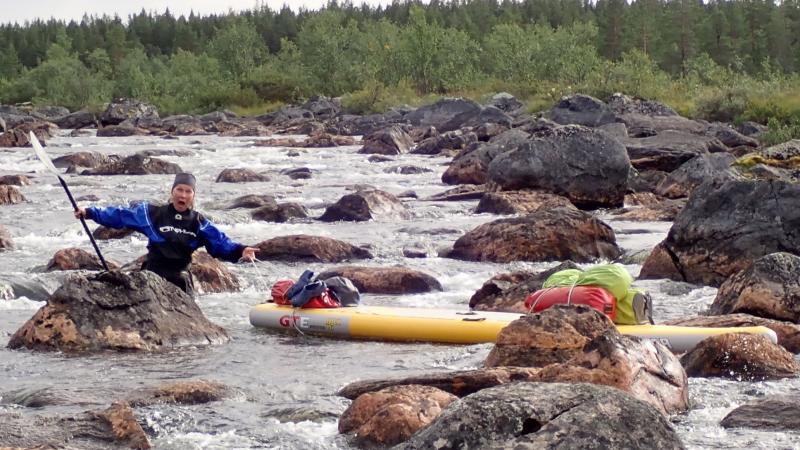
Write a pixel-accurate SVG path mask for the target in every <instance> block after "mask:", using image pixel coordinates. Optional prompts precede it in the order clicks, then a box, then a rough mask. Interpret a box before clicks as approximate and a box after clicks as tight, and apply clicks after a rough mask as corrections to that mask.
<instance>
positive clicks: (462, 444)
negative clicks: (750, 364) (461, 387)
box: [396, 383, 684, 450]
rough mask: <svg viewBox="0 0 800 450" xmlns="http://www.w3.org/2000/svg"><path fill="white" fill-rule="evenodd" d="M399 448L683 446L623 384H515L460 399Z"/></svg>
mask: <svg viewBox="0 0 800 450" xmlns="http://www.w3.org/2000/svg"><path fill="white" fill-rule="evenodd" d="M466 430H469V431H466ZM396 448H397V449H398V450H411V449H420V450H421V449H432V448H439V449H457V448H463V449H466V448H564V449H567V448H580V449H598V450H599V449H608V448H625V449H652V448H659V449H683V448H684V447H683V445H682V444H681V442H680V439H679V438H678V435H677V433H675V431H674V430H673V429H672V427H671V425H670V423H669V421H668V420H667V418H666V417H664V416H663V415H662V414H660V413H659V412H658V411H656V410H655V409H654V408H653V407H651V406H650V405H648V404H646V403H644V402H641V401H639V400H636V399H634V398H633V397H631V396H630V395H628V394H626V393H624V392H621V391H620V390H618V389H613V388H609V387H606V386H596V385H590V384H562V383H512V384H505V385H501V386H497V387H494V388H489V389H484V390H482V391H480V392H478V393H475V394H472V395H470V396H468V397H465V398H463V399H461V400H460V401H458V402H456V403H453V404H452V405H450V406H449V407H448V408H447V409H446V410H445V411H443V412H442V414H441V415H440V416H439V417H438V418H437V419H436V420H435V421H434V422H433V423H432V424H431V425H429V426H428V427H426V428H424V429H423V430H420V431H419V432H417V433H416V434H414V435H413V436H412V437H411V438H410V439H409V440H408V441H406V442H405V443H403V444H401V445H399V446H397V447H396Z"/></svg>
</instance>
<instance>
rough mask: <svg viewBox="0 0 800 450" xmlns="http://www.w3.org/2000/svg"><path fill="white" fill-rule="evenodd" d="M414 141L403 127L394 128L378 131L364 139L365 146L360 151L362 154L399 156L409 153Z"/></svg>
mask: <svg viewBox="0 0 800 450" xmlns="http://www.w3.org/2000/svg"><path fill="white" fill-rule="evenodd" d="M413 146H414V141H413V140H412V139H411V136H409V135H408V133H406V132H405V130H403V128H402V127H400V126H398V125H394V126H392V127H389V128H386V129H383V130H378V131H375V132H373V133H372V134H370V135H368V136H365V137H364V146H363V147H361V149H360V150H359V151H358V153H362V154H376V155H399V154H401V153H408V151H409V150H410V149H411V147H413Z"/></svg>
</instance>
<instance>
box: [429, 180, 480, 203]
mask: <svg viewBox="0 0 800 450" xmlns="http://www.w3.org/2000/svg"><path fill="white" fill-rule="evenodd" d="M484 195H486V186H485V185H482V184H481V185H464V186H458V187H454V188H453V189H448V190H446V191H444V192H440V193H438V194H434V195H431V196H430V197H428V198H426V199H425V200H428V201H451V202H458V201H463V200H478V199H481V198H483V196H484Z"/></svg>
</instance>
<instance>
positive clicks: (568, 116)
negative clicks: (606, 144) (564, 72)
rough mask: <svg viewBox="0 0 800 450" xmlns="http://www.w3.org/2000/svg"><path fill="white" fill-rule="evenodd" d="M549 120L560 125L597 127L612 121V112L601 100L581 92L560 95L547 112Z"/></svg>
mask: <svg viewBox="0 0 800 450" xmlns="http://www.w3.org/2000/svg"><path fill="white" fill-rule="evenodd" d="M548 117H549V118H550V120H552V121H554V122H556V123H558V124H561V125H570V124H575V125H584V126H587V127H597V126H600V125H603V124H606V123H612V122H614V120H615V118H614V113H613V112H612V111H611V108H609V106H608V105H607V104H605V103H603V102H602V101H600V100H598V99H596V98H594V97H591V96H588V95H583V94H576V95H571V96H568V97H562V98H561V100H560V101H559V102H558V103H556V104H555V105H554V106H553V108H551V109H550V112H549V113H548Z"/></svg>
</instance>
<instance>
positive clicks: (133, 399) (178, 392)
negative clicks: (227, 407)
mask: <svg viewBox="0 0 800 450" xmlns="http://www.w3.org/2000/svg"><path fill="white" fill-rule="evenodd" d="M233 393H234V389H232V388H230V387H229V386H227V385H225V384H223V383H220V382H218V381H212V380H187V381H177V382H172V383H165V384H162V385H160V386H156V387H148V388H144V389H141V390H138V391H136V392H133V393H131V394H130V395H129V396H128V403H130V405H131V406H134V407H139V406H151V405H165V404H178V405H197V404H202V403H208V402H214V401H219V400H223V399H225V398H228V397H230V396H231V395H233Z"/></svg>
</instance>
